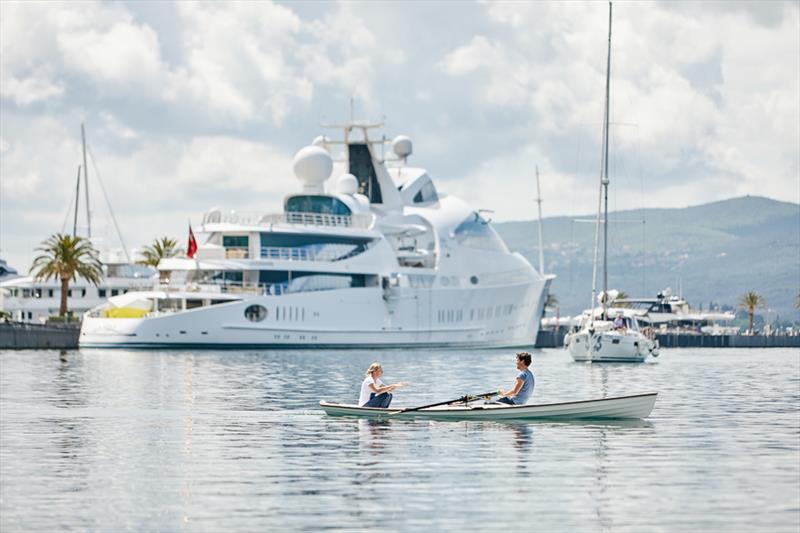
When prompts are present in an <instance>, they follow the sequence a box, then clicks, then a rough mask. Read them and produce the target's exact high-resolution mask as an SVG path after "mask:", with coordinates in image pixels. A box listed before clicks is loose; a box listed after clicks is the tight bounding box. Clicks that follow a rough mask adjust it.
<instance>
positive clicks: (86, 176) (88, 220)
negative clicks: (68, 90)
mask: <svg viewBox="0 0 800 533" xmlns="http://www.w3.org/2000/svg"><path fill="white" fill-rule="evenodd" d="M81 140H82V141H83V183H84V192H85V193H86V235H87V237H88V238H89V239H91V238H92V218H91V215H90V212H89V172H88V171H89V167H87V166H86V130H84V128H83V122H81ZM77 210H78V204H77V203H76V204H75V211H76V212H77Z"/></svg>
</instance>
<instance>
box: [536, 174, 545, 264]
mask: <svg viewBox="0 0 800 533" xmlns="http://www.w3.org/2000/svg"><path fill="white" fill-rule="evenodd" d="M536 203H537V205H538V207H539V274H541V275H544V240H543V239H542V190H541V188H539V165H536Z"/></svg>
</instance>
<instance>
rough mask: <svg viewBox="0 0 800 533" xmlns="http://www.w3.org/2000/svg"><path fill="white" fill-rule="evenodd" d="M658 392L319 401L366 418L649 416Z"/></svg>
mask: <svg viewBox="0 0 800 533" xmlns="http://www.w3.org/2000/svg"><path fill="white" fill-rule="evenodd" d="M657 395H658V393H656V392H652V393H647V394H636V395H633V396H618V397H616V398H600V399H597V400H581V401H575V402H561V403H547V404H538V405H503V404H492V403H487V404H481V403H474V404H469V403H468V404H466V405H465V404H463V403H462V404H458V405H456V404H452V403H451V404H448V405H438V406H435V407H426V408H413V407H411V408H406V409H391V408H389V409H381V408H376V407H359V406H358V405H348V404H342V403H330V402H325V401H322V402H319V405H320V407H321V408H322V409H323V411H325V413H326V414H329V415H333V416H360V417H367V418H435V419H458V420H464V419H474V420H529V419H551V418H553V419H579V418H582V419H587V418H588V419H619V418H646V417H647V416H649V415H650V412H651V411H652V410H653V406H654V405H655V403H656V396H657Z"/></svg>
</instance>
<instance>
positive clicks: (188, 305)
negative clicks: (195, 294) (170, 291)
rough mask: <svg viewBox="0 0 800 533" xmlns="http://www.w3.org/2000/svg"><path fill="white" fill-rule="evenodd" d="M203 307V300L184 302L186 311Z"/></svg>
mask: <svg viewBox="0 0 800 533" xmlns="http://www.w3.org/2000/svg"><path fill="white" fill-rule="evenodd" d="M197 307H203V300H191V299H190V300H186V309H195V308H197Z"/></svg>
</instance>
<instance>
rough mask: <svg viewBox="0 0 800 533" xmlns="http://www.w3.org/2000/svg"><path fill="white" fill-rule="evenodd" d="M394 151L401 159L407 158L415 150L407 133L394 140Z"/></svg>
mask: <svg viewBox="0 0 800 533" xmlns="http://www.w3.org/2000/svg"><path fill="white" fill-rule="evenodd" d="M392 151H393V152H394V153H395V154H397V157H399V158H401V159H405V158H407V157H408V156H410V155H411V152H413V151H414V147H413V146H412V144H411V139H409V138H408V137H406V136H405V135H398V136H397V137H395V138H394V140H392Z"/></svg>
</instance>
